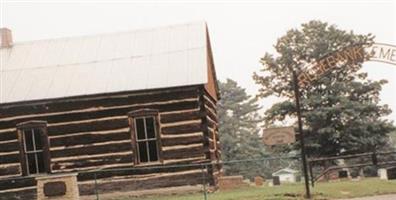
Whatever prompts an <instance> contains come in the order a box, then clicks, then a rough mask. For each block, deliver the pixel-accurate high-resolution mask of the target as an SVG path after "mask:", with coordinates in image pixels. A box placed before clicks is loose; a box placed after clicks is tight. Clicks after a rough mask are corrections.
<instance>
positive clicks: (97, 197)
mask: <svg viewBox="0 0 396 200" xmlns="http://www.w3.org/2000/svg"><path fill="white" fill-rule="evenodd" d="M94 178H95V195H96V200H99V193H98V182H97V180H96V172H94Z"/></svg>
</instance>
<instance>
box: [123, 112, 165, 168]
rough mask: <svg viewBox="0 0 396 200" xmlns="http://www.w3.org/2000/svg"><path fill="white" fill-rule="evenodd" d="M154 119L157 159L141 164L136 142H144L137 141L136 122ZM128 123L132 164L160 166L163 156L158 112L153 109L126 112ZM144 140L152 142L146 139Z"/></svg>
mask: <svg viewBox="0 0 396 200" xmlns="http://www.w3.org/2000/svg"><path fill="white" fill-rule="evenodd" d="M150 117H152V118H153V119H154V130H155V139H156V144H157V156H158V159H157V160H156V161H148V162H141V160H140V155H139V150H138V142H144V140H141V141H138V139H137V132H136V120H137V119H141V118H150ZM128 122H129V128H130V134H131V144H132V149H133V156H134V164H135V165H139V164H141V165H150V164H162V163H163V156H162V143H161V132H160V131H161V127H160V118H159V112H158V110H155V109H139V110H136V111H131V112H128ZM145 140H152V139H148V138H146V139H145Z"/></svg>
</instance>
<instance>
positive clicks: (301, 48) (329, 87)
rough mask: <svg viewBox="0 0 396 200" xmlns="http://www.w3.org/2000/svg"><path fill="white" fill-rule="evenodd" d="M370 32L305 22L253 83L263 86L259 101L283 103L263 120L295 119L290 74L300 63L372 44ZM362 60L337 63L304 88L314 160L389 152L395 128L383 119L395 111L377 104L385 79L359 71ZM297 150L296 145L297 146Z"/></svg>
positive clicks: (283, 41) (303, 102) (278, 47)
mask: <svg viewBox="0 0 396 200" xmlns="http://www.w3.org/2000/svg"><path fill="white" fill-rule="evenodd" d="M373 40H374V36H372V35H371V34H368V35H360V34H355V33H354V32H353V31H345V30H341V29H339V28H337V27H336V26H335V25H329V24H327V23H323V22H320V21H310V22H308V23H305V24H302V25H301V27H300V28H299V29H291V30H289V31H287V33H286V35H284V36H282V37H281V38H279V39H278V41H277V43H276V45H275V46H274V47H275V50H276V55H271V54H269V53H266V54H265V55H264V57H262V58H261V60H260V62H261V64H262V68H261V69H260V72H257V73H254V75H253V79H254V80H255V82H256V83H257V84H259V85H260V86H261V88H260V90H259V95H258V96H259V97H261V98H265V97H268V96H271V95H275V96H279V97H282V99H284V101H282V102H280V103H276V104H274V105H273V106H272V107H271V108H269V109H268V110H266V112H265V122H266V124H267V125H271V124H273V123H275V122H277V121H283V120H287V119H290V118H292V119H293V118H294V119H295V118H296V116H295V115H296V109H295V103H294V96H293V85H292V72H291V70H290V68H292V69H295V70H296V71H297V72H298V71H300V70H301V69H300V68H301V66H302V63H310V62H313V61H318V60H319V59H320V58H322V57H323V56H325V55H326V54H329V53H331V52H334V51H336V50H339V49H342V48H345V47H348V46H351V45H356V44H362V43H367V44H371V43H373ZM361 68H362V62H359V63H344V64H338V66H337V67H336V68H334V69H333V70H331V71H330V72H329V73H327V74H326V75H324V76H323V77H322V78H321V79H319V80H317V81H315V82H313V83H312V84H311V85H309V86H308V87H303V88H301V106H302V115H303V124H304V131H305V134H306V136H307V139H306V140H307V141H306V143H307V150H308V154H309V155H310V156H317V157H319V156H330V155H340V154H349V153H359V152H371V151H374V150H377V151H378V150H381V149H383V148H386V146H387V144H388V142H387V140H388V138H389V137H388V134H389V133H390V132H391V131H392V130H394V126H393V125H392V123H391V122H390V121H388V120H385V119H384V116H387V115H389V114H390V113H391V110H390V109H389V107H388V106H387V105H380V104H379V100H380V99H379V94H380V91H381V88H382V86H383V85H384V84H385V83H387V81H386V80H378V81H373V80H369V79H368V78H367V73H364V72H361V71H359V69H361ZM296 147H298V144H297V145H295V146H294V148H296Z"/></svg>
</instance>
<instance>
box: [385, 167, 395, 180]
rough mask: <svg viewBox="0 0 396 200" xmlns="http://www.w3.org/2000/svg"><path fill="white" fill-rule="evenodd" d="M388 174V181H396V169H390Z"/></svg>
mask: <svg viewBox="0 0 396 200" xmlns="http://www.w3.org/2000/svg"><path fill="white" fill-rule="evenodd" d="M386 173H387V175H388V180H395V179H396V167H393V168H388V169H387V170H386Z"/></svg>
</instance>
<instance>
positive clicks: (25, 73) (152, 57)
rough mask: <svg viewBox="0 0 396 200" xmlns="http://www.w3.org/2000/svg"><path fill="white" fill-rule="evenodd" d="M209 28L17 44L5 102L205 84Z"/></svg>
mask: <svg viewBox="0 0 396 200" xmlns="http://www.w3.org/2000/svg"><path fill="white" fill-rule="evenodd" d="M206 37H207V36H206V24H205V23H204V22H195V23H189V24H183V25H174V26H168V27H161V28H152V29H143V30H136V31H130V32H120V33H113V34H101V35H95V36H82V37H73V38H61V39H51V40H40V41H32V42H23V43H14V44H13V46H12V47H11V48H2V49H1V50H0V53H1V55H0V56H1V94H2V95H1V97H0V103H11V102H19V101H28V100H39V99H51V98H61V97H70V96H79V95H90V94H101V93H110V92H120V91H133V90H143V89H155V88H167V87H175V86H185V85H195V84H205V83H207V82H208V76H207V67H208V62H207V54H208V52H207V45H208V44H207V38H206Z"/></svg>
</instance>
